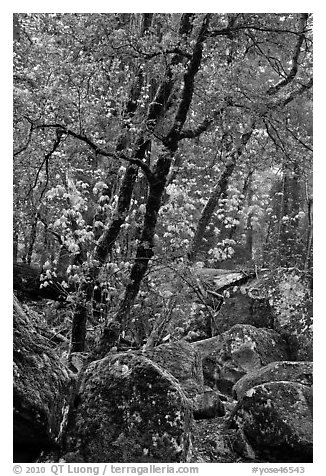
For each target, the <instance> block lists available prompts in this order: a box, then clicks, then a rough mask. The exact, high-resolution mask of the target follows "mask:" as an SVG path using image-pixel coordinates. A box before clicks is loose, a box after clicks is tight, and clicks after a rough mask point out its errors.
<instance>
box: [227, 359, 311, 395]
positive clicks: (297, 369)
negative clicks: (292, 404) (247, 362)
mask: <svg viewBox="0 0 326 476" xmlns="http://www.w3.org/2000/svg"><path fill="white" fill-rule="evenodd" d="M278 381H288V382H297V383H301V384H303V385H308V386H312V383H313V364H312V362H289V361H283V362H272V363H271V364H268V365H266V366H265V367H261V368H260V369H258V370H256V371H253V372H250V373H249V374H247V375H245V376H244V377H242V378H241V379H240V380H238V381H237V383H236V384H235V385H234V387H233V394H234V396H235V398H236V399H237V400H241V399H242V398H243V396H244V395H245V394H246V392H247V391H248V390H249V389H250V388H252V387H255V386H256V385H260V384H262V383H266V382H278Z"/></svg>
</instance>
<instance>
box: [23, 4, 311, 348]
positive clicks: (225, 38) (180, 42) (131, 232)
mask: <svg viewBox="0 0 326 476" xmlns="http://www.w3.org/2000/svg"><path fill="white" fill-rule="evenodd" d="M310 23H311V17H310V16H309V15H308V14H284V15H281V14H191V13H185V14H17V15H16V16H15V25H16V26H15V28H16V30H15V31H17V32H19V34H18V33H17V34H16V35H15V56H14V81H15V96H14V98H15V101H14V119H15V144H14V167H15V183H14V191H15V243H16V246H15V249H16V251H15V254H16V257H17V258H18V260H25V261H27V262H35V263H36V264H38V265H45V266H46V268H47V269H48V270H50V269H51V272H53V273H57V274H62V273H66V280H67V283H68V284H67V285H68V286H69V284H72V283H73V284H74V286H75V287H76V288H77V290H78V291H77V293H76V295H75V296H74V303H75V310H74V317H73V326H72V338H71V343H72V345H71V350H72V351H81V350H83V349H84V346H85V337H86V322H87V318H88V317H89V313H90V305H91V304H92V300H93V298H94V295H95V290H96V288H99V289H100V290H101V293H102V295H104V294H105V295H106V298H105V299H106V302H108V303H110V307H109V309H108V308H106V309H105V311H104V312H105V313H106V314H101V319H102V321H101V323H102V324H105V323H109V322H110V321H111V320H112V319H113V320H114V321H116V322H117V323H119V325H121V327H122V330H123V331H125V332H127V333H128V332H129V331H130V329H131V328H132V326H133V324H132V319H130V315H131V313H132V309H133V306H134V303H135V302H136V300H137V297H139V292H140V291H141V286H142V284H143V285H145V281H146V279H147V276H148V273H149V271H150V264H151V263H153V262H155V261H161V262H164V261H165V262H169V263H171V262H173V260H175V259H179V258H182V259H183V260H184V262H187V256H189V258H190V260H191V262H195V261H196V260H197V259H198V258H200V260H202V261H204V262H205V263H213V264H214V265H215V266H218V265H219V263H220V262H221V261H223V260H226V259H229V258H230V257H232V256H233V258H232V260H236V259H238V258H237V253H235V254H234V250H235V249H237V250H239V253H240V252H243V250H244V249H245V247H246V246H247V249H249V248H250V251H251V253H249V254H251V257H252V258H253V260H255V259H256V258H255V257H257V256H260V257H262V256H264V257H265V259H267V260H269V261H270V262H272V256H277V255H279V254H281V256H282V257H284V263H286V264H287V265H294V264H295V263H296V261H295V257H294V255H295V254H299V255H300V256H301V265H302V266H305V267H306V268H307V267H309V263H310V259H309V258H308V256H309V253H310V249H311V240H312V233H311V229H312V228H311V223H312V221H311V213H310V208H309V207H310V205H309V204H310V203H311V202H310V195H311V192H310V178H311V166H310V162H309V161H310V157H311V144H310V143H311V119H310V111H311V98H310V91H311V88H312V79H311V26H310ZM299 111H301V112H300V113H299ZM279 170H281V172H279ZM303 172H304V177H305V178H304V180H301V179H299V177H302V173H303ZM249 178H250V186H249V185H248V180H249ZM266 178H268V180H269V182H268V185H267V183H266V180H265V179H266ZM279 181H283V186H284V191H285V192H286V193H285V194H284V195H283V202H282V203H283V205H282V206H281V207H279V202H278V199H279V197H280V195H275V196H273V194H274V192H275V193H276V194H277V193H279V192H278V191H276V190H277V187H278V182H279ZM303 187H305V189H304V190H305V191H307V193H305V194H303ZM295 197H297V199H296V198H295ZM305 197H308V198H305ZM294 204H295V206H294ZM294 208H295V209H294ZM308 208H309V210H308ZM290 209H291V214H292V215H293V216H291V217H290V214H289V211H290ZM302 214H303V215H302ZM286 216H288V217H289V220H290V221H291V232H290V233H289V232H288V228H287V227H288V223H286V220H284V218H285V217H286ZM308 221H309V232H308V233H306V235H305V241H304V246H303V248H302V247H301V250H300V249H298V250H297V252H296V253H294V248H293V243H294V241H295V240H296V237H297V236H299V235H300V233H301V229H302V228H303V227H304V226H305V224H306V223H308ZM276 235H277V236H278V240H275V236H276ZM25 236H26V237H27V240H26V241H25V238H24V237H25ZM281 245H282V246H283V245H284V246H285V248H282V247H281ZM270 247H271V248H272V249H269V248H270ZM302 249H303V250H304V251H302ZM303 254H304V256H305V257H304V259H303V260H302V255H303ZM259 259H261V260H262V259H263V258H259ZM284 263H283V264H284ZM302 263H303V264H302ZM278 264H281V263H278ZM49 272H50V271H49ZM63 284H64V283H63ZM145 327H146V326H145ZM149 332H150V331H149ZM145 337H148V335H147V336H145Z"/></svg>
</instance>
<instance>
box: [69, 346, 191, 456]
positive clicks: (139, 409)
mask: <svg viewBox="0 0 326 476" xmlns="http://www.w3.org/2000/svg"><path fill="white" fill-rule="evenodd" d="M191 425H192V411H191V405H190V402H189V401H188V399H187V397H186V395H185V394H184V392H183V390H182V388H181V387H180V385H179V384H178V382H177V381H176V380H175V379H174V377H173V376H172V375H171V374H170V373H169V372H167V371H165V370H163V369H162V368H161V367H159V366H158V365H157V364H155V363H154V362H152V361H150V360H149V359H147V358H146V357H144V356H142V355H136V354H133V353H131V352H126V353H119V354H111V355H108V356H106V357H105V358H103V359H102V360H98V361H95V362H92V363H91V364H90V365H89V367H88V368H87V369H86V371H85V373H84V375H83V377H82V380H81V384H80V390H79V393H78V395H77V400H76V408H75V410H74V412H73V414H71V416H70V424H69V427H70V429H69V432H68V439H67V451H66V454H65V455H64V456H63V460H64V461H70V462H80V461H83V462H92V463H101V462H121V461H122V462H124V463H131V462H132V463H139V462H160V463H165V462H185V461H187V460H188V457H189V456H190V453H191Z"/></svg>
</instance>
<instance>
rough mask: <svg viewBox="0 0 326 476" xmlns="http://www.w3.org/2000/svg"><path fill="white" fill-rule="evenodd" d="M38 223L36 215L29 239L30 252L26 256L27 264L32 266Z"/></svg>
mask: <svg viewBox="0 0 326 476" xmlns="http://www.w3.org/2000/svg"><path fill="white" fill-rule="evenodd" d="M37 223H38V215H37V213H36V214H35V216H34V218H33V222H32V226H31V234H30V238H29V246H28V251H27V256H26V262H27V264H31V261H32V254H33V250H34V245H35V240H36V232H37Z"/></svg>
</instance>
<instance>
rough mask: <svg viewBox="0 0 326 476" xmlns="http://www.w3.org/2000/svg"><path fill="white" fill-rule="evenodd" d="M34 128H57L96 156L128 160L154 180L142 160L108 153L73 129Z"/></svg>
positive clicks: (42, 126) (59, 127) (43, 127)
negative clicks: (81, 143) (85, 145)
mask: <svg viewBox="0 0 326 476" xmlns="http://www.w3.org/2000/svg"><path fill="white" fill-rule="evenodd" d="M34 128H35V129H46V128H56V129H57V130H58V131H61V132H62V133H64V134H66V135H68V136H71V137H74V138H75V139H78V140H80V141H81V142H84V143H85V144H87V145H88V146H89V147H90V148H91V149H92V150H93V151H94V152H95V154H96V155H102V156H104V157H110V158H111V159H115V160H126V161H127V162H130V163H131V164H134V165H137V166H138V167H139V168H141V169H142V170H143V172H144V173H145V175H146V177H147V178H148V179H149V180H150V179H151V178H152V171H151V169H150V168H149V166H148V165H147V164H146V163H145V162H143V161H142V160H140V159H135V158H131V157H128V156H126V155H125V154H116V153H114V152H108V151H106V150H105V149H102V148H101V147H99V146H98V145H96V144H95V142H93V141H92V140H91V139H90V138H89V137H87V136H86V135H84V134H78V133H77V132H74V131H72V130H71V129H68V128H67V127H66V126H63V125H62V124H41V125H38V126H34Z"/></svg>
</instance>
